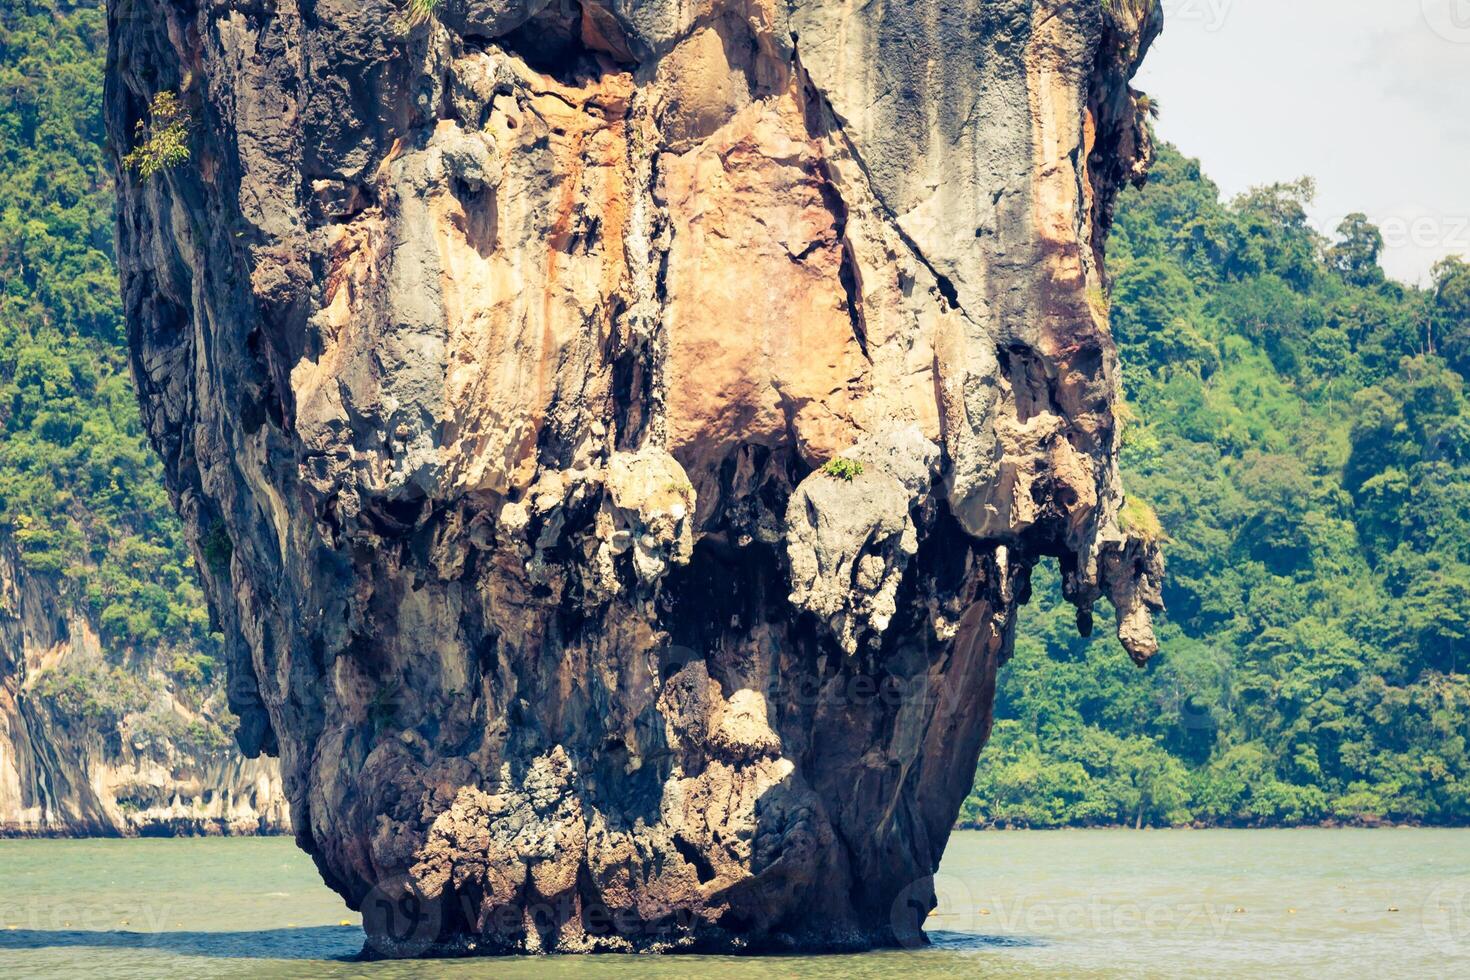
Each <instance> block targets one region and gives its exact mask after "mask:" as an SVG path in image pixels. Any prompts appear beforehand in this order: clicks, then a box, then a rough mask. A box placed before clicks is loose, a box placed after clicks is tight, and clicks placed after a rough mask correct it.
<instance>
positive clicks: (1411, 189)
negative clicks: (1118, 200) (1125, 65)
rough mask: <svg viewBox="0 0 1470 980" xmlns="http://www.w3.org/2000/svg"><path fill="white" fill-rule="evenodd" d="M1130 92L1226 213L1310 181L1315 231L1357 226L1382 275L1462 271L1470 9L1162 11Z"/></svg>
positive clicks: (1469, 127) (1466, 228)
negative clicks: (1375, 241)
mask: <svg viewBox="0 0 1470 980" xmlns="http://www.w3.org/2000/svg"><path fill="white" fill-rule="evenodd" d="M1162 2H1163V4H1164V11H1165V27H1164V34H1163V36H1162V37H1161V38H1159V40H1158V42H1156V44H1155V45H1154V48H1153V50H1152V51H1151V52H1150V54H1149V58H1148V60H1147V61H1146V62H1144V66H1143V70H1142V71H1141V72H1139V76H1138V80H1137V81H1136V82H1135V84H1136V85H1137V86H1138V87H1139V88H1142V89H1143V90H1144V91H1146V92H1148V93H1149V94H1151V95H1152V96H1154V97H1155V98H1156V99H1157V100H1158V102H1159V105H1160V108H1161V109H1162V117H1161V118H1160V120H1159V123H1158V129H1159V133H1160V135H1161V136H1162V137H1163V138H1165V139H1167V140H1169V141H1171V142H1173V143H1174V144H1176V145H1177V146H1178V147H1179V148H1180V149H1181V150H1182V151H1183V152H1184V153H1186V154H1188V155H1189V156H1193V157H1198V158H1199V159H1200V161H1201V163H1202V164H1203V166H1204V169H1205V172H1206V173H1207V174H1209V176H1210V177H1211V178H1213V179H1214V180H1215V182H1216V183H1218V184H1219V185H1220V188H1221V190H1222V191H1223V192H1224V194H1225V196H1226V197H1227V198H1229V197H1232V196H1234V195H1235V194H1237V193H1239V192H1240V191H1243V190H1245V189H1246V188H1248V187H1251V186H1253V185H1257V184H1268V183H1273V182H1276V181H1285V180H1292V179H1295V178H1296V177H1300V176H1304V175H1307V176H1312V177H1315V178H1316V180H1317V207H1316V210H1315V212H1314V213H1313V215H1312V217H1313V221H1314V223H1315V224H1316V225H1317V226H1318V228H1319V230H1321V231H1324V232H1329V233H1330V232H1331V231H1332V230H1333V229H1335V228H1336V227H1337V223H1338V222H1339V221H1340V220H1341V219H1342V217H1343V216H1344V215H1345V214H1348V213H1349V212H1352V211H1362V212H1364V213H1366V214H1367V215H1368V217H1369V218H1370V219H1372V220H1373V221H1374V222H1375V223H1377V224H1378V225H1379V226H1380V227H1382V229H1383V232H1384V238H1385V239H1387V241H1388V247H1387V249H1386V250H1385V253H1384V256H1383V265H1384V268H1385V269H1387V270H1388V273H1389V274H1390V275H1392V276H1394V277H1396V278H1399V279H1402V280H1404V281H1407V282H1427V281H1428V277H1429V268H1430V266H1432V265H1433V264H1434V262H1435V261H1436V260H1437V259H1439V258H1441V257H1443V256H1445V255H1449V254H1457V253H1458V254H1463V255H1465V256H1467V257H1470V0H1162Z"/></svg>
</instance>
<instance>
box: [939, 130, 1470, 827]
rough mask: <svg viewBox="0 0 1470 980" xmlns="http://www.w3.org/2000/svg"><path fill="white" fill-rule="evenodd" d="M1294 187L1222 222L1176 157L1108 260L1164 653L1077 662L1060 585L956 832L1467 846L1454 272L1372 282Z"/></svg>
mask: <svg viewBox="0 0 1470 980" xmlns="http://www.w3.org/2000/svg"><path fill="white" fill-rule="evenodd" d="M1311 193H1312V186H1311V184H1310V182H1308V181H1302V182H1298V183H1294V184H1286V185H1280V186H1275V187H1268V188H1262V189H1259V190H1256V191H1253V192H1251V193H1249V194H1246V195H1244V196H1243V197H1241V198H1240V199H1238V200H1236V201H1234V202H1232V203H1230V204H1229V205H1225V204H1222V203H1221V201H1220V199H1219V194H1218V192H1217V190H1216V188H1215V187H1214V186H1213V185H1212V184H1211V183H1210V182H1209V181H1208V180H1206V179H1205V178H1204V177H1203V176H1202V175H1201V173H1200V169H1199V165H1198V164H1197V163H1196V162H1194V161H1191V160H1187V159H1185V158H1183V157H1181V156H1180V155H1179V154H1178V153H1177V152H1175V151H1174V150H1173V149H1172V148H1168V147H1166V148H1165V149H1164V150H1163V152H1162V154H1161V157H1160V160H1159V162H1158V165H1157V167H1156V168H1155V171H1154V177H1153V180H1152V181H1151V182H1150V184H1149V186H1148V187H1147V188H1146V189H1145V190H1143V191H1142V192H1129V193H1128V194H1127V195H1126V196H1125V198H1124V200H1123V201H1122V203H1121V206H1120V209H1119V220H1118V225H1117V228H1116V230H1115V234H1114V237H1113V240H1112V242H1111V244H1110V247H1109V255H1110V261H1111V263H1112V269H1113V271H1114V273H1115V275H1116V280H1115V283H1114V290H1113V295H1112V320H1113V328H1114V332H1115V334H1116V336H1117V339H1118V341H1119V344H1120V346H1121V348H1122V356H1123V362H1124V365H1125V368H1124V370H1125V380H1126V386H1127V389H1128V392H1129V396H1130V400H1131V403H1132V406H1133V408H1134V411H1135V413H1136V414H1137V415H1138V416H1139V417H1140V418H1141V419H1142V422H1137V423H1134V425H1133V426H1132V427H1131V429H1130V431H1129V434H1128V436H1127V443H1126V448H1125V454H1124V464H1125V474H1126V478H1127V480H1128V485H1129V487H1130V488H1131V490H1132V491H1133V492H1135V493H1136V494H1137V495H1138V496H1139V498H1141V499H1147V500H1149V501H1150V502H1151V503H1152V504H1153V505H1154V506H1155V508H1156V509H1157V511H1158V514H1159V515H1160V518H1161V519H1162V523H1163V530H1164V531H1165V532H1166V533H1167V534H1168V536H1169V538H1170V543H1169V545H1168V554H1169V578H1168V582H1167V585H1166V588H1165V598H1166V601H1167V603H1168V606H1169V613H1168V615H1167V617H1166V620H1165V622H1164V624H1163V626H1162V630H1161V640H1162V643H1163V652H1162V653H1161V654H1160V655H1159V657H1157V658H1156V659H1155V661H1154V662H1153V663H1152V664H1151V665H1150V666H1149V668H1148V669H1147V671H1146V672H1144V673H1139V672H1138V671H1136V670H1135V669H1134V668H1133V667H1132V666H1131V665H1130V664H1129V663H1128V662H1127V660H1126V658H1124V657H1123V656H1122V655H1121V653H1119V652H1118V651H1117V649H1116V647H1115V646H1114V641H1113V640H1112V638H1111V636H1110V635H1109V629H1110V626H1111V624H1108V623H1104V622H1102V621H1100V622H1099V624H1098V631H1097V638H1095V639H1093V640H1091V641H1087V640H1082V639H1079V638H1078V637H1077V636H1076V631H1075V629H1074V627H1073V622H1072V619H1073V617H1072V613H1071V610H1070V608H1068V607H1066V606H1064V605H1063V604H1062V603H1061V601H1060V599H1059V598H1058V596H1057V592H1058V590H1057V587H1056V582H1055V576H1054V574H1042V575H1041V576H1039V578H1038V588H1037V594H1038V597H1039V599H1038V602H1037V604H1036V605H1034V606H1032V607H1031V608H1030V609H1027V610H1026V611H1025V613H1024V614H1023V618H1022V631H1021V632H1022V639H1021V640H1020V642H1019V643H1018V653H1017V656H1016V659H1015V660H1014V661H1013V662H1012V663H1011V665H1010V666H1009V667H1008V668H1007V669H1006V670H1005V671H1004V672H1003V673H1002V677H1001V685H1000V700H999V704H998V707H997V718H998V719H999V721H998V723H997V728H996V735H995V739H994V741H993V742H992V744H991V747H990V748H989V749H988V750H987V753H986V755H985V756H984V758H983V759H982V762H981V765H980V769H979V775H978V781H977V785H976V789H975V792H974V794H973V795H972V796H971V798H970V800H969V801H968V802H967V804H966V808H965V813H964V817H963V818H964V819H965V820H966V821H969V822H973V823H978V824H1006V825H1024V826H1047V827H1050V826H1059V825H1070V824H1084V825H1085V824H1115V823H1126V824H1136V823H1142V824H1147V825H1165V824H1180V823H1192V822H1201V823H1209V824H1265V823H1271V824H1277V823H1287V824H1293V823H1303V822H1316V821H1328V820H1337V821H1368V822H1372V821H1377V820H1395V821H1423V822H1436V823H1449V822H1453V823H1463V822H1465V821H1466V820H1467V819H1470V754H1467V751H1466V737H1467V735H1470V680H1467V678H1466V675H1465V672H1466V670H1467V668H1470V651H1467V649H1466V638H1467V633H1470V564H1467V563H1470V403H1467V400H1466V395H1465V391H1464V382H1463V380H1462V377H1461V373H1460V372H1465V371H1470V266H1467V265H1465V264H1464V263H1463V262H1459V261H1457V260H1451V261H1448V262H1445V263H1443V264H1442V265H1441V266H1440V267H1439V268H1438V269H1437V270H1436V280H1437V282H1436V286H1435V288H1434V289H1433V290H1429V291H1421V290H1415V289H1407V288H1404V287H1401V286H1399V285H1397V284H1395V283H1392V282H1387V281H1385V278H1384V276H1383V273H1382V270H1381V269H1380V268H1379V266H1378V261H1377V259H1378V255H1379V252H1380V251H1381V249H1382V247H1383V239H1382V236H1381V235H1380V234H1379V232H1378V230H1377V229H1375V228H1374V227H1373V226H1372V225H1370V224H1369V223H1368V222H1367V220H1366V219H1365V218H1363V216H1361V215H1354V216H1352V217H1350V218H1349V219H1348V220H1347V221H1345V222H1344V223H1343V225H1342V227H1341V228H1340V229H1339V231H1338V240H1337V241H1334V242H1325V241H1322V240H1320V236H1318V235H1316V234H1315V233H1314V232H1313V231H1312V230H1311V229H1310V228H1309V226H1308V225H1307V221H1306V213H1305V206H1306V205H1307V204H1308V203H1309V200H1310V195H1311Z"/></svg>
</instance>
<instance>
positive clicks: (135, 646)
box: [0, 0, 217, 704]
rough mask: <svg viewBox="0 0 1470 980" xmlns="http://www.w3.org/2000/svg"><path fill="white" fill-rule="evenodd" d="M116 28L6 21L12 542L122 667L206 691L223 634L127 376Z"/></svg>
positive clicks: (93, 12) (3, 122)
mask: <svg viewBox="0 0 1470 980" xmlns="http://www.w3.org/2000/svg"><path fill="white" fill-rule="evenodd" d="M105 30H106V25H105V19H104V17H103V14H102V9H101V5H100V4H93V5H88V6H82V7H74V6H73V5H71V4H60V3H55V2H50V0H32V2H29V3H27V4H21V5H16V6H13V7H9V8H7V10H6V11H5V12H4V13H3V14H0V92H3V93H4V97H3V98H0V541H5V540H9V541H10V542H13V544H14V546H15V547H16V548H17V549H18V551H19V556H20V560H21V562H22V564H23V565H24V566H25V568H26V569H27V570H28V571H29V572H30V573H31V574H33V575H37V576H50V577H53V578H54V579H55V581H56V582H57V586H58V588H59V589H60V590H61V592H62V594H63V595H64V596H66V597H67V598H68V599H69V600H71V601H73V602H75V603H76V604H78V605H84V606H86V607H90V609H91V611H92V612H93V613H94V617H93V618H94V620H95V622H97V623H98V624H99V627H100V632H101V636H102V640H103V644H104V646H105V648H106V649H107V652H108V656H109V658H110V659H111V660H112V661H113V662H114V665H115V666H121V665H124V664H128V665H131V666H136V665H137V662H138V660H139V658H156V659H158V661H159V665H160V666H161V667H162V668H163V669H164V670H166V671H167V672H168V673H170V674H171V675H172V676H173V677H174V678H175V680H177V681H180V682H182V683H184V684H185V685H202V684H205V683H207V682H208V681H209V680H210V674H211V672H212V670H213V667H214V651H215V649H216V646H217V640H216V639H215V638H213V637H211V636H210V634H209V632H208V616H207V614H206V613H205V611H204V602H203V596H202V594H201V593H200V591H199V588H198V585H197V582H196V578H195V575H194V572H193V570H192V568H191V567H189V566H190V561H189V559H188V558H187V556H186V552H185V549H184V547H183V542H182V535H181V530H180V527H179V523H178V520H177V518H176V517H175V516H174V514H173V512H172V511H171V509H170V508H169V505H168V499H167V497H166V495H165V493H164V491H163V483H162V471H161V468H160V466H159V464H158V461H157V459H156V458H155V456H154V454H153V452H152V450H151V449H150V448H149V447H148V444H147V440H146V438H145V436H144V433H143V430H142V426H141V423H140V420H139V416H138V408H137V403H136V400H135V398H134V395H133V392H132V387H131V385H130V383H129V379H128V367H127V356H126V343H125V338H124V330H123V324H122V318H121V315H120V308H119V301H118V288H117V275H116V272H115V270H114V266H113V260H112V254H111V253H112V188H111V185H110V182H109V180H108V178H107V176H106V173H107V168H106V164H105V137H104V134H103V124H102V78H103V68H104V59H105V54H104V52H105V50H106V44H105ZM108 676H115V675H108ZM104 686H105V685H104ZM89 692H90V694H91V695H92V696H93V698H94V700H95V701H96V703H98V704H102V703H106V702H107V699H106V697H104V695H103V692H101V691H99V690H98V686H97V685H95V684H94V685H87V686H84V687H80V688H78V691H77V693H79V694H88V693H89Z"/></svg>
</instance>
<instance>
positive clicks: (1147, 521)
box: [1118, 497, 1169, 544]
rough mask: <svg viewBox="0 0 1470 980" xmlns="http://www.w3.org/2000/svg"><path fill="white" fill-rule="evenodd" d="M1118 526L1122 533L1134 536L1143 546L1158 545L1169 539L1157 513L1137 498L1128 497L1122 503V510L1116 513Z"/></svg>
mask: <svg viewBox="0 0 1470 980" xmlns="http://www.w3.org/2000/svg"><path fill="white" fill-rule="evenodd" d="M1118 524H1119V526H1120V527H1122V529H1123V533H1125V534H1132V535H1136V536H1138V537H1139V538H1141V539H1142V540H1143V542H1144V543H1145V544H1158V543H1159V542H1161V541H1164V540H1166V539H1167V538H1168V537H1169V536H1168V535H1167V534H1166V533H1165V532H1164V524H1163V522H1162V521H1160V520H1159V515H1158V513H1157V512H1155V510H1154V509H1153V508H1152V507H1151V506H1149V504H1148V503H1147V502H1146V501H1143V500H1139V499H1138V498H1137V497H1129V498H1128V499H1127V500H1125V501H1124V502H1123V507H1122V509H1121V510H1119V511H1118Z"/></svg>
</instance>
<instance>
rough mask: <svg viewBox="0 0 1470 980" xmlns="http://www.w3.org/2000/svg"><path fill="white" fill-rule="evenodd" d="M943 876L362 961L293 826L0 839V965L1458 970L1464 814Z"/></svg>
mask: <svg viewBox="0 0 1470 980" xmlns="http://www.w3.org/2000/svg"><path fill="white" fill-rule="evenodd" d="M938 889H939V892H940V895H941V905H940V908H939V909H938V911H937V912H936V914H935V916H934V917H933V918H932V919H931V920H930V922H931V936H932V938H933V939H934V944H933V946H931V947H929V948H927V949H920V950H911V951H895V952H883V953H870V954H865V955H861V956H826V957H778V958H765V959H736V958H724V957H672V956H670V957H641V958H640V957H603V958H574V957H556V958H541V959H519V960H496V961H484V960H479V961H474V960H469V961H466V960H460V961H440V962H435V963H422V962H416V963H411V964H404V963H359V962H354V960H353V957H354V955H355V954H356V953H358V951H359V950H360V949H361V946H362V933H361V931H360V930H359V928H358V926H357V924H356V923H357V917H356V916H355V915H352V914H350V913H348V912H347V911H346V909H344V908H343V906H342V904H341V902H340V900H338V899H337V897H336V896H335V895H333V894H332V893H330V892H328V891H327V890H326V889H325V888H324V887H322V885H321V884H320V883H319V882H318V880H317V877H316V872H315V870H314V869H313V868H312V865H311V862H310V861H309V860H308V859H307V858H306V857H305V856H304V855H302V854H300V853H299V852H297V851H296V849H295V848H294V846H293V845H292V844H291V842H289V841H286V840H199V841H5V842H0V977H6V978H19V977H58V976H84V975H86V976H94V977H148V978H154V977H172V976H177V977H373V978H396V977H404V978H406V977H415V978H417V977H430V978H436V977H468V976H494V977H512V978H520V977H552V976H555V977H562V976H571V977H628V978H634V977H636V978H639V980H643V978H646V977H659V976H667V977H687V976H713V977H783V978H785V977H880V976H882V977H887V976H891V975H895V974H901V975H903V976H905V977H907V978H920V977H948V976H987V977H1040V976H1047V977H1055V976H1069V977H1112V976H1127V977H1139V976H1150V977H1151V976H1157V977H1179V976H1200V977H1205V976H1210V977H1218V976H1262V975H1270V976H1273V977H1326V976H1367V977H1389V976H1394V977H1397V976H1415V977H1437V976H1470V831H1456V830H1295V831H1171V832H1143V833H1136V832H1127V831H1118V832H1112V831H1075V832H1073V831H1069V832H1059V833H993V834H978V833H959V834H956V835H955V837H954V839H953V841H952V842H951V844H950V848H949V852H948V855H947V857H946V859H945V863H944V867H943V868H942V869H941V874H940V878H939V881H938ZM813 914H814V915H816V914H820V910H819V909H813ZM344 921H346V922H347V923H348V924H347V925H345V926H344V925H341V924H340V923H342V922H344Z"/></svg>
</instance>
